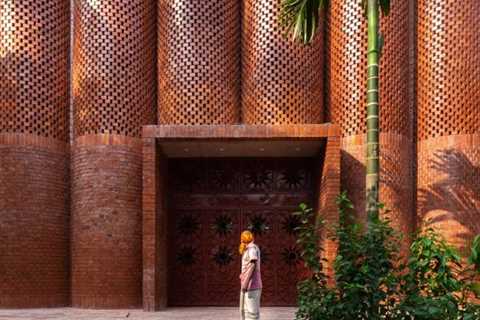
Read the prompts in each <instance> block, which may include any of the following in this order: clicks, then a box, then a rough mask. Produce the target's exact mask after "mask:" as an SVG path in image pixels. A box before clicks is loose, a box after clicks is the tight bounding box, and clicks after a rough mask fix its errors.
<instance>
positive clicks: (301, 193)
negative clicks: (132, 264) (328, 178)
mask: <svg viewBox="0 0 480 320" xmlns="http://www.w3.org/2000/svg"><path fill="white" fill-rule="evenodd" d="M313 161H314V160H313V159H304V158H290V159H273V158H266V159H232V158H222V159H174V160H172V161H171V163H170V165H169V186H168V187H169V219H168V220H169V229H168V232H169V297H168V298H169V304H170V305H172V306H208V305H214V306H230V305H237V304H238V296H239V280H238V275H239V273H240V256H239V254H238V244H239V243H238V241H239V237H240V233H241V231H242V230H244V229H250V230H251V231H253V232H254V234H255V237H256V243H257V244H258V245H259V247H260V249H261V252H262V280H263V284H264V289H263V292H262V305H276V306H288V305H295V304H296V283H297V281H298V280H299V279H301V278H302V277H303V276H305V270H304V268H303V262H302V260H301V257H300V254H299V248H298V247H297V246H296V242H295V233H296V232H295V228H296V226H297V225H298V220H297V219H296V218H294V217H292V215H291V213H292V212H294V211H295V210H296V208H297V206H298V204H299V203H300V202H309V203H310V204H311V200H312V199H313V195H314V191H315V188H314V181H315V179H314V170H313V165H314V163H313Z"/></svg>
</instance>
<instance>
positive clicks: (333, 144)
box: [317, 137, 341, 278]
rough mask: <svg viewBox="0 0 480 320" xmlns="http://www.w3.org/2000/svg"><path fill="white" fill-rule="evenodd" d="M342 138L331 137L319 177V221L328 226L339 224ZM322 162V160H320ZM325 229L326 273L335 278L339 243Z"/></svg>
mask: <svg viewBox="0 0 480 320" xmlns="http://www.w3.org/2000/svg"><path fill="white" fill-rule="evenodd" d="M340 140H341V139H340V137H329V138H328V139H327V143H326V146H325V152H324V157H323V159H322V167H321V168H320V169H321V172H320V174H319V175H318V179H319V181H318V182H317V185H318V190H319V191H318V203H317V209H318V219H321V220H323V221H324V222H325V225H326V226H332V225H335V224H336V223H338V209H337V205H336V198H337V196H338V195H339V194H340V191H341V190H340V182H341V180H340V179H341V176H340ZM318 160H320V159H318ZM328 231H329V230H326V229H323V231H322V234H321V236H322V242H321V246H322V248H323V249H324V258H325V259H327V263H326V265H325V273H326V274H327V275H329V276H331V277H332V278H333V275H334V271H333V263H334V260H335V257H336V253H337V247H338V246H337V243H336V242H335V241H333V240H331V236H332V235H333V234H330V233H328Z"/></svg>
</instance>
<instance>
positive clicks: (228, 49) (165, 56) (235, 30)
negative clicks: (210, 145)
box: [158, 0, 240, 124]
mask: <svg viewBox="0 0 480 320" xmlns="http://www.w3.org/2000/svg"><path fill="white" fill-rule="evenodd" d="M158 79H159V82H158V116H159V123H160V124H234V123H238V122H239V111H240V100H239V98H240V97H239V94H240V3H239V1H236V0H203V1H198V0H180V1H170V0H160V1H159V2H158Z"/></svg>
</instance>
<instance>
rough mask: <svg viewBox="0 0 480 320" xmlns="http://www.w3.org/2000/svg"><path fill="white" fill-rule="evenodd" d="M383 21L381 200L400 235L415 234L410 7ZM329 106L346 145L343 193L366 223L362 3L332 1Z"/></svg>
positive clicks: (399, 4)
mask: <svg viewBox="0 0 480 320" xmlns="http://www.w3.org/2000/svg"><path fill="white" fill-rule="evenodd" d="M391 6H392V7H391V13H390V15H389V16H388V17H382V23H381V33H382V34H383V35H384V37H385V46H384V48H383V51H382V56H381V65H380V77H381V78H380V90H381V91H380V110H381V111H380V129H381V143H380V157H381V160H380V161H381V168H382V171H381V177H380V181H381V186H380V198H381V201H382V202H384V203H385V205H386V207H387V208H389V209H391V210H392V213H391V214H390V216H391V217H392V219H393V221H394V225H395V226H396V227H397V229H399V230H401V231H402V232H404V233H407V234H408V233H409V232H410V231H411V230H412V227H413V226H412V223H411V222H412V219H413V215H414V213H413V200H414V194H413V192H412V188H413V159H414V158H413V146H412V141H413V134H412V125H411V121H412V120H413V117H412V112H411V111H412V109H413V95H412V93H411V90H410V88H411V86H412V85H413V83H412V81H411V76H410V75H409V66H410V53H411V48H412V45H411V44H410V40H409V38H410V37H409V31H411V28H410V27H409V23H413V21H411V20H409V19H410V18H411V12H410V10H411V9H410V4H409V2H408V1H399V0H398V1H397V0H395V1H392V3H391ZM327 33H328V36H327V39H328V40H327V43H328V45H327V47H328V52H327V102H328V107H329V110H328V111H329V118H330V120H331V121H332V122H333V123H335V124H338V125H339V126H340V127H341V129H342V135H343V137H344V139H343V142H342V149H343V151H342V171H341V172H342V189H344V190H347V191H348V193H349V195H350V197H351V198H352V200H353V202H354V204H355V206H356V209H357V211H358V213H359V215H360V216H361V217H363V218H365V201H364V198H365V181H364V180H365V155H366V144H365V137H364V135H365V133H366V121H365V118H366V93H365V90H366V89H365V88H366V86H365V84H366V77H367V74H366V71H367V69H366V67H367V29H366V20H365V18H364V15H363V11H362V8H361V5H360V2H358V1H356V0H340V1H332V2H331V3H330V9H329V14H328V19H327Z"/></svg>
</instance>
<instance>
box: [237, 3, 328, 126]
mask: <svg viewBox="0 0 480 320" xmlns="http://www.w3.org/2000/svg"><path fill="white" fill-rule="evenodd" d="M279 10H280V1H277V0H262V1H257V0H244V1H243V17H242V19H243V21H242V25H243V29H242V121H243V122H244V123H246V124H301V123H321V122H323V116H324V107H323V72H322V70H323V69H324V56H325V55H324V44H323V37H322V36H321V34H322V33H323V31H322V29H323V26H322V25H321V26H320V30H319V34H320V36H318V37H316V38H315V40H314V42H313V43H312V44H311V45H310V46H308V47H305V46H303V45H302V44H299V43H293V42H292V41H290V39H288V38H286V37H285V36H284V34H285V32H284V31H285V30H284V29H283V28H282V27H281V26H280V25H279V21H278V20H279Z"/></svg>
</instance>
